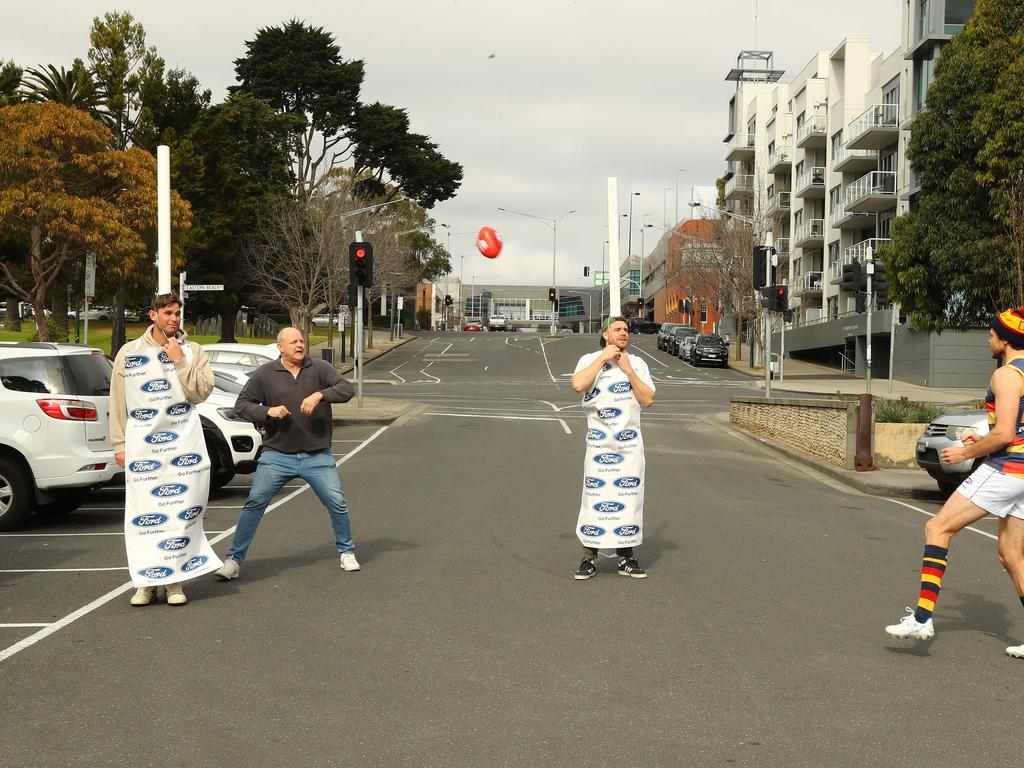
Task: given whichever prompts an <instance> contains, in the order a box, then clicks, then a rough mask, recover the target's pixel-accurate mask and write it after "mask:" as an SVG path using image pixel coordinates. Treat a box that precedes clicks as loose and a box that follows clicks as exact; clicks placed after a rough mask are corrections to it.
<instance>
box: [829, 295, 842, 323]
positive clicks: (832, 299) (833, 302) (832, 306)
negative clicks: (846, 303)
mask: <svg viewBox="0 0 1024 768" xmlns="http://www.w3.org/2000/svg"><path fill="white" fill-rule="evenodd" d="M838 298H839V297H838V296H829V297H828V302H827V304H828V318H829V320H834V319H835V318H837V317H839V301H838Z"/></svg>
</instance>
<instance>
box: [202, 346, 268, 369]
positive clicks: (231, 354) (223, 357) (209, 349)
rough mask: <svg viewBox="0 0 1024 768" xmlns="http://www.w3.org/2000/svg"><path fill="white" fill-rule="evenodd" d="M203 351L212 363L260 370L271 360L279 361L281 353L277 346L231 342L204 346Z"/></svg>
mask: <svg viewBox="0 0 1024 768" xmlns="http://www.w3.org/2000/svg"><path fill="white" fill-rule="evenodd" d="M203 351H205V352H206V356H207V357H209V358H210V362H211V363H225V364H227V365H241V366H248V367H251V368H259V367H260V366H261V365H263V364H264V363H265V362H267V361H269V360H277V359H278V358H279V357H281V353H280V352H278V350H277V344H233V343H231V342H224V343H216V344H203Z"/></svg>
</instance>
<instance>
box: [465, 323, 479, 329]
mask: <svg viewBox="0 0 1024 768" xmlns="http://www.w3.org/2000/svg"><path fill="white" fill-rule="evenodd" d="M462 330H464V331H482V330H483V327H482V326H481V325H480V323H466V324H465V325H464V326H462Z"/></svg>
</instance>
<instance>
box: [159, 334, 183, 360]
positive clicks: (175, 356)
mask: <svg viewBox="0 0 1024 768" xmlns="http://www.w3.org/2000/svg"><path fill="white" fill-rule="evenodd" d="M163 350H164V352H166V353H167V356H168V357H169V358H171V362H172V363H180V362H181V361H182V360H184V359H185V352H184V350H182V348H181V344H179V343H178V340H177V339H176V338H174V337H173V336H172V337H171V338H169V339H168V340H167V343H166V344H164V346H163Z"/></svg>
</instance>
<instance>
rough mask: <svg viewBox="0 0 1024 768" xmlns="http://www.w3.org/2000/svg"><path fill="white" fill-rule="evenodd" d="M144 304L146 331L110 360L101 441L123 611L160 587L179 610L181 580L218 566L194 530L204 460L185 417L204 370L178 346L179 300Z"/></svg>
mask: <svg viewBox="0 0 1024 768" xmlns="http://www.w3.org/2000/svg"><path fill="white" fill-rule="evenodd" d="M150 306H151V310H150V312H149V319H150V321H151V325H150V326H149V328H147V329H146V332H145V333H144V334H143V335H142V336H141V337H140V338H138V339H135V340H133V341H130V342H128V343H127V344H125V345H124V346H123V347H122V348H121V349H120V350H118V352H117V355H116V356H115V357H114V370H113V374H112V376H111V382H110V422H109V423H110V442H111V444H112V446H113V449H114V459H115V460H116V461H117V464H118V465H119V466H121V467H124V468H125V527H124V528H125V547H126V551H127V555H128V566H129V568H128V570H129V573H131V575H132V582H133V583H134V585H135V587H136V590H135V593H134V594H133V595H132V598H131V604H132V605H135V606H143V605H150V604H152V603H153V602H155V601H156V599H157V597H158V593H157V589H158V587H160V586H162V587H163V588H164V590H163V591H164V598H165V600H166V602H167V604H168V605H184V604H185V603H187V602H188V600H187V598H186V597H185V592H184V590H183V589H182V582H183V581H185V580H187V579H191V578H195V577H197V576H201V575H203V574H204V573H210V572H212V571H213V570H215V569H216V568H217V567H218V566H219V565H220V559H219V558H218V557H217V555H216V553H214V551H213V549H212V548H211V547H210V544H209V542H208V541H207V539H206V534H205V533H204V532H203V524H202V523H203V520H202V512H203V510H204V509H205V508H206V502H207V495H208V492H209V469H208V467H209V461H208V460H207V459H206V456H207V453H206V444H205V441H204V439H203V430H202V424H201V423H200V421H199V414H198V413H197V412H196V410H195V404H196V403H201V402H203V401H204V400H205V399H206V398H207V397H208V396H209V394H210V392H211V391H213V371H212V370H211V368H210V362H209V359H208V358H207V357H206V353H205V352H203V349H202V347H200V346H199V345H198V344H194V343H192V342H190V341H186V340H185V334H184V333H183V332H182V330H181V300H180V299H179V298H178V297H177V296H175V295H174V294H173V293H166V294H159V295H157V296H155V297H154V298H153V301H152V304H151V305H150ZM172 457H173V458H172ZM186 531H187V535H186Z"/></svg>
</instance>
